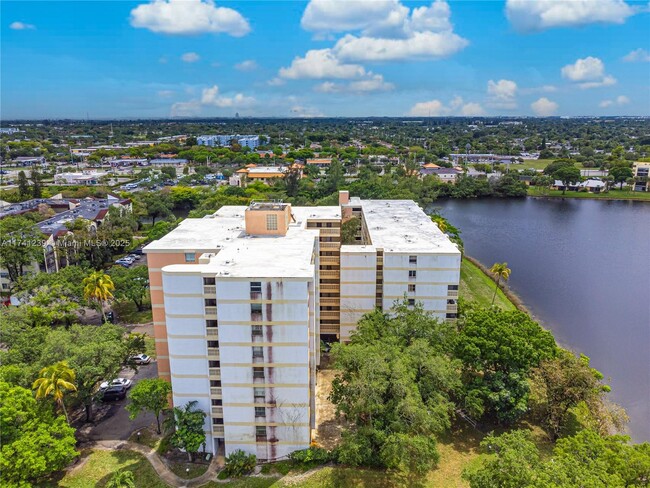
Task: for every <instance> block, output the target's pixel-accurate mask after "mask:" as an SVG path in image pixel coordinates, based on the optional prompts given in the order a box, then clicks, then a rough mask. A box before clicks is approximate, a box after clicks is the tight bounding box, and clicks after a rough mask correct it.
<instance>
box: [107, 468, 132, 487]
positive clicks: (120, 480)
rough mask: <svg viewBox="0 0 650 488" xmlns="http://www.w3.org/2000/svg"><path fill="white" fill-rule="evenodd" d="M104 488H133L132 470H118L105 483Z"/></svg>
mask: <svg viewBox="0 0 650 488" xmlns="http://www.w3.org/2000/svg"><path fill="white" fill-rule="evenodd" d="M106 488H135V477H134V476H133V472H132V471H122V470H120V471H118V472H116V473H115V474H114V475H113V477H112V478H111V479H110V481H109V482H108V483H106Z"/></svg>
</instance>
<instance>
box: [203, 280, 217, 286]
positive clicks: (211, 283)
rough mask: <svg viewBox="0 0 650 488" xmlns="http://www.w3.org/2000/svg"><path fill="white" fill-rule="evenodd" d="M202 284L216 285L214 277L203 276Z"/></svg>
mask: <svg viewBox="0 0 650 488" xmlns="http://www.w3.org/2000/svg"><path fill="white" fill-rule="evenodd" d="M203 284H204V285H206V286H209V285H216V284H217V280H216V279H215V278H203Z"/></svg>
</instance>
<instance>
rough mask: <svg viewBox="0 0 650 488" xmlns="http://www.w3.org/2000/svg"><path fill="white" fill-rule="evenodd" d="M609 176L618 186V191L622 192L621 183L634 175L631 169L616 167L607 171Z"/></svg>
mask: <svg viewBox="0 0 650 488" xmlns="http://www.w3.org/2000/svg"><path fill="white" fill-rule="evenodd" d="M609 175H610V176H612V177H613V178H614V181H615V182H616V183H618V184H619V185H620V186H619V189H621V190H622V189H623V183H625V182H626V181H627V179H628V178H632V177H633V176H634V173H633V172H632V168H629V167H627V166H621V165H616V166H613V167H612V168H611V169H610V170H609Z"/></svg>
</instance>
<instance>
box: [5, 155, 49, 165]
mask: <svg viewBox="0 0 650 488" xmlns="http://www.w3.org/2000/svg"><path fill="white" fill-rule="evenodd" d="M12 162H13V163H15V164H16V165H17V166H34V165H35V164H40V165H44V164H46V161H45V158H44V157H43V156H19V157H17V158H14V159H12Z"/></svg>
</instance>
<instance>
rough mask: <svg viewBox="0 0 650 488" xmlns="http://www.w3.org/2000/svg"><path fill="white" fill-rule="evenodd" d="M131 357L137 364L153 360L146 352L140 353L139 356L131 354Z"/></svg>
mask: <svg viewBox="0 0 650 488" xmlns="http://www.w3.org/2000/svg"><path fill="white" fill-rule="evenodd" d="M129 359H130V360H131V361H133V362H134V363H135V364H149V363H150V362H151V358H150V357H149V356H147V355H146V354H138V355H137V356H131V357H130V358H129Z"/></svg>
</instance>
